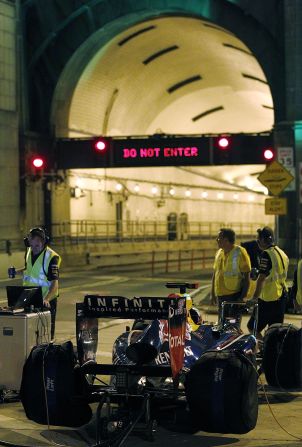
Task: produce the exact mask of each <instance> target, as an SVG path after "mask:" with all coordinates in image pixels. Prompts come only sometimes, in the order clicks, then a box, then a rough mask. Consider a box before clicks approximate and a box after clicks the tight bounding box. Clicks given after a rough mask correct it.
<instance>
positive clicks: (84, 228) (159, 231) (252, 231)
mask: <svg viewBox="0 0 302 447" xmlns="http://www.w3.org/2000/svg"><path fill="white" fill-rule="evenodd" d="M261 226H263V223H249V222H247V223H242V222H188V223H185V224H184V223H182V222H180V223H179V222H176V223H175V222H173V223H168V222H167V221H156V220H123V221H116V220H70V221H66V222H57V223H53V224H52V225H51V241H52V244H54V245H56V246H64V247H65V246H66V247H68V246H71V245H83V244H96V243H116V242H118V243H120V242H147V241H150V242H151V241H155V242H156V241H186V240H189V241H190V240H193V241H194V240H202V239H212V238H215V237H216V236H217V233H218V231H219V229H220V228H223V227H228V228H233V230H234V231H235V233H236V235H237V237H238V238H239V239H245V240H247V239H252V238H254V237H255V235H256V230H257V228H259V227H261ZM23 249H24V244H23V240H22V238H20V239H19V240H17V239H0V253H7V254H10V253H12V252H14V251H17V250H23Z"/></svg>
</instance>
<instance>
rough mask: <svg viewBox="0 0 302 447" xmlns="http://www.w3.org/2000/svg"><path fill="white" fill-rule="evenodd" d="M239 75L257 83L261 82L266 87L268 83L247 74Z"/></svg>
mask: <svg viewBox="0 0 302 447" xmlns="http://www.w3.org/2000/svg"><path fill="white" fill-rule="evenodd" d="M241 75H242V76H243V77H244V78H247V79H252V81H258V82H262V84H265V85H268V82H267V81H266V80H265V79H260V78H257V77H256V76H253V75H249V74H247V73H241Z"/></svg>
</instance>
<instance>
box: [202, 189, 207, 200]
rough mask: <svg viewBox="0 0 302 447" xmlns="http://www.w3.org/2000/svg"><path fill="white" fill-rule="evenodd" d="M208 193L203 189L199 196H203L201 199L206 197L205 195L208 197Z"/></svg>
mask: <svg viewBox="0 0 302 447" xmlns="http://www.w3.org/2000/svg"><path fill="white" fill-rule="evenodd" d="M208 195H209V194H208V193H207V191H203V192H202V193H201V197H202V198H203V199H206V198H207V197H208Z"/></svg>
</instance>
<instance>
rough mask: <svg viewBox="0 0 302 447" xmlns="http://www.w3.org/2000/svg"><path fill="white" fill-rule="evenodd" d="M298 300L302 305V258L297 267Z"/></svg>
mask: <svg viewBox="0 0 302 447" xmlns="http://www.w3.org/2000/svg"><path fill="white" fill-rule="evenodd" d="M296 301H297V303H298V304H300V306H302V259H300V261H299V262H298V268H297V295H296Z"/></svg>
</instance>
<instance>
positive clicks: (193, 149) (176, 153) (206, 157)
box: [54, 134, 275, 169]
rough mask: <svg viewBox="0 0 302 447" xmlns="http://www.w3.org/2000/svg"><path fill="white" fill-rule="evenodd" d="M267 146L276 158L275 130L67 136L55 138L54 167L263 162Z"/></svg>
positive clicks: (201, 164)
mask: <svg viewBox="0 0 302 447" xmlns="http://www.w3.org/2000/svg"><path fill="white" fill-rule="evenodd" d="M224 140H225V142H227V145H226V144H225V142H224V144H223V145H222V144H221V143H222V141H224ZM99 144H101V148H100V147H99ZM268 150H269V151H270V152H271V155H272V160H273V159H274V157H275V149H274V146H273V138H272V134H265V135H262V134H259V135H257V134H256V135H249V134H231V135H228V136H227V137H224V138H222V137H221V136H218V135H215V136H204V135H200V136H196V135H193V136H177V137H173V136H171V135H168V136H166V135H160V136H158V135H153V136H146V137H137V138H136V137H125V138H120V137H94V138H89V139H83V138H74V139H73V138H66V139H58V140H57V141H56V145H55V154H54V159H55V163H54V168H55V169H76V168H107V167H108V168H110V167H144V166H146V167H148V166H194V165H195V166H209V165H243V164H264V163H266V162H267V159H266V157H265V155H264V154H265V153H266V152H267V151H268ZM272 160H271V161H272Z"/></svg>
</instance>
